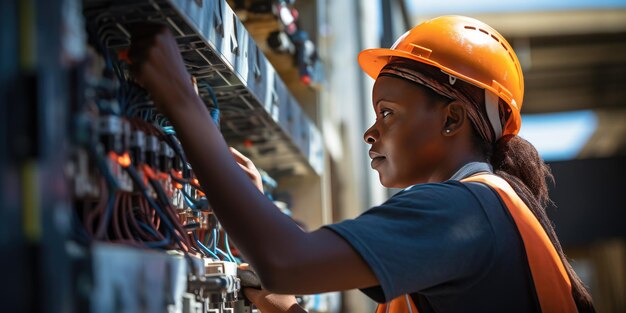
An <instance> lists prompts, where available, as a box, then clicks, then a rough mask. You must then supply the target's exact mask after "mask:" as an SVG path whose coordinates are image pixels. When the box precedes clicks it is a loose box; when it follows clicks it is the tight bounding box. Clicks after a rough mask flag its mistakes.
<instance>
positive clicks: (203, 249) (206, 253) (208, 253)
mask: <svg viewBox="0 0 626 313" xmlns="http://www.w3.org/2000/svg"><path fill="white" fill-rule="evenodd" d="M193 239H194V240H195V242H196V244H197V245H198V246H199V247H200V249H201V250H202V251H204V252H205V255H208V256H210V257H212V258H215V259H217V260H219V259H220V258H219V257H218V256H217V255H216V254H215V253H213V252H211V250H209V248H207V247H205V246H204V245H203V244H202V242H201V241H200V239H198V235H197V234H196V232H195V231H194V232H193Z"/></svg>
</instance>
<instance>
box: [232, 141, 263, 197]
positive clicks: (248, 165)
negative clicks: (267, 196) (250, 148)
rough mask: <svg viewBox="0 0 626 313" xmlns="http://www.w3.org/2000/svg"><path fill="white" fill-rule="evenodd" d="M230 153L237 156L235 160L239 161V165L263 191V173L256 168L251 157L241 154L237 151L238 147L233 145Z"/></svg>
mask: <svg viewBox="0 0 626 313" xmlns="http://www.w3.org/2000/svg"><path fill="white" fill-rule="evenodd" d="M230 153H231V154H232V155H233V157H234V158H235V161H237V164H238V165H239V167H240V168H241V169H242V170H243V171H244V172H245V173H246V175H248V177H250V179H251V180H252V183H253V184H254V185H255V186H256V187H257V188H258V189H259V190H260V191H261V192H263V180H262V179H261V173H259V170H258V169H257V168H256V166H255V165H254V163H252V161H250V159H248V158H247V157H246V156H245V155H243V154H241V152H239V151H237V149H235V148H233V147H230Z"/></svg>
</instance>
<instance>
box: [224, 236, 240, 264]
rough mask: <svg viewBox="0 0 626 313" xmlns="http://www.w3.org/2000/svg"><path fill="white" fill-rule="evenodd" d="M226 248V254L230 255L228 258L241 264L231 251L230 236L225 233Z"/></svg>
mask: <svg viewBox="0 0 626 313" xmlns="http://www.w3.org/2000/svg"><path fill="white" fill-rule="evenodd" d="M224 247H225V248H226V253H227V254H228V257H229V258H230V259H231V260H232V261H233V262H235V263H237V264H239V262H237V259H236V258H235V257H234V256H233V253H232V251H230V245H229V244H228V234H227V233H224Z"/></svg>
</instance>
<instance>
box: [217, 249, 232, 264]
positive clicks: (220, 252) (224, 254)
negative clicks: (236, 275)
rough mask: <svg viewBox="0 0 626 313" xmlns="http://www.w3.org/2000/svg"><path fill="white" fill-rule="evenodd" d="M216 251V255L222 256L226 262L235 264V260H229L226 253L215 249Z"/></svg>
mask: <svg viewBox="0 0 626 313" xmlns="http://www.w3.org/2000/svg"><path fill="white" fill-rule="evenodd" d="M216 250H217V254H220V255H222V256H224V259H226V261H230V262H235V260H233V259H231V258H230V256H228V254H227V253H226V252H224V251H222V249H220V248H216Z"/></svg>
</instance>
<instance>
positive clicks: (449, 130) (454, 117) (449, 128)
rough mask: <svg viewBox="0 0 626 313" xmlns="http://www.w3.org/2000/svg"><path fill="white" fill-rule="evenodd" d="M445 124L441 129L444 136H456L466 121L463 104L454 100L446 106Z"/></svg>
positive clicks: (465, 110) (465, 109)
mask: <svg viewBox="0 0 626 313" xmlns="http://www.w3.org/2000/svg"><path fill="white" fill-rule="evenodd" d="M444 113H445V123H444V127H443V129H442V132H443V135H444V136H452V135H454V134H456V133H457V132H458V131H459V130H461V128H462V127H463V124H464V123H465V121H466V120H467V118H466V117H467V108H466V107H465V104H463V103H462V102H460V101H457V100H454V101H452V102H450V103H448V105H447V106H446V109H445V111H444Z"/></svg>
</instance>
